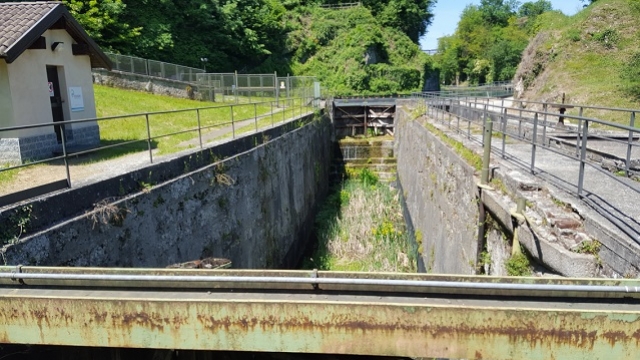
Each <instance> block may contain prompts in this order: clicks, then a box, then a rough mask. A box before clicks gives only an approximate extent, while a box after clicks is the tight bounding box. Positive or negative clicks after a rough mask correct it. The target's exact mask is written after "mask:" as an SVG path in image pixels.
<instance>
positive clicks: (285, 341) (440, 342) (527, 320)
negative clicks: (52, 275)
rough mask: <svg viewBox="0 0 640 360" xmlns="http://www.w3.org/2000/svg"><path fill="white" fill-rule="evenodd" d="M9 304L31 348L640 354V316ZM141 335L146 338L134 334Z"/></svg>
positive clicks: (5, 321)
mask: <svg viewBox="0 0 640 360" xmlns="http://www.w3.org/2000/svg"><path fill="white" fill-rule="evenodd" d="M0 307H2V308H3V311H2V312H0V342H2V343H15V342H16V341H26V340H24V339H27V338H28V339H29V341H31V343H39V342H42V341H49V342H51V344H56V345H64V344H65V341H71V340H69V339H67V338H65V337H64V336H62V335H61V333H64V334H67V333H69V334H71V335H69V337H70V338H71V339H73V341H75V343H73V344H74V345H78V344H79V343H81V344H83V345H86V346H117V347H140V346H148V347H152V346H156V347H157V348H163V347H169V348H176V349H193V350H196V349H207V348H208V349H221V350H245V351H283V352H323V351H324V352H329V353H336V352H337V353H343V354H359V355H383V356H409V357H450V358H476V359H483V358H489V359H504V358H510V357H506V355H505V354H510V355H511V356H516V357H518V356H521V355H529V354H542V355H544V356H538V358H553V357H556V358H559V359H560V358H563V356H562V355H563V354H567V353H568V352H569V351H572V352H576V354H590V353H591V352H595V353H599V354H603V353H606V352H608V351H618V352H617V353H616V352H613V353H611V357H610V358H616V359H625V358H629V357H628V355H627V354H632V353H633V354H636V353H637V351H640V346H638V344H639V341H640V321H639V320H638V313H637V312H628V313H616V314H613V315H611V313H610V312H607V311H600V312H596V313H588V314H587V315H588V316H586V315H585V313H581V312H579V311H556V310H515V309H502V308H472V307H466V308H463V307H456V306H449V307H446V306H437V307H436V306H429V305H420V304H411V305H410V306H407V305H406V304H384V303H377V304H373V303H372V304H362V303H344V302H343V303H341V302H329V301H327V302H319V301H315V302H313V301H309V302H265V301H250V300H242V301H239V300H237V301H224V300H216V299H213V300H209V301H203V300H202V299H199V300H197V301H190V300H189V299H181V300H175V299H174V300H172V301H168V300H166V299H165V300H154V299H132V300H130V301H124V300H100V301H98V300H92V299H87V298H78V299H60V298H52V299H41V298H33V299H29V298H25V299H24V301H11V300H8V299H7V298H2V297H0ZM36 324H37V326H36ZM9 326H14V327H19V328H21V329H24V333H23V334H24V337H22V338H21V339H18V338H17V335H16V334H15V333H13V334H12V333H11V332H9V331H7V330H6V329H9ZM61 328H63V329H65V331H62V332H61V331H60V329H61ZM134 333H135V334H138V335H137V336H138V337H141V338H142V339H138V338H136V337H134V336H131V334H134ZM140 334H145V335H144V336H141V335H140ZM105 337H106V338H105ZM149 339H151V340H149ZM149 341H151V343H149ZM154 341H155V342H157V343H154ZM158 346H159V347H158ZM616 349H618V350H616ZM620 349H623V350H620ZM563 351H564V352H563ZM621 351H626V352H625V353H621ZM558 354H560V355H559V356H556V355H558ZM576 356H577V355H576Z"/></svg>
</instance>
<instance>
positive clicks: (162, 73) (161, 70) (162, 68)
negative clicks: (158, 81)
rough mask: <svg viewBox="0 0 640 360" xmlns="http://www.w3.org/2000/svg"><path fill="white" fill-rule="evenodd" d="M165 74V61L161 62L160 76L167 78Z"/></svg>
mask: <svg viewBox="0 0 640 360" xmlns="http://www.w3.org/2000/svg"><path fill="white" fill-rule="evenodd" d="M164 74H165V73H164V63H163V62H160V76H161V77H162V78H165V76H164Z"/></svg>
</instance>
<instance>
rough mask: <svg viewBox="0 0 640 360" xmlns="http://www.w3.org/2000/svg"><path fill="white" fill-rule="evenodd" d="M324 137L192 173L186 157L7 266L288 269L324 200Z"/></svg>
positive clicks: (298, 134) (291, 137) (314, 129)
mask: <svg viewBox="0 0 640 360" xmlns="http://www.w3.org/2000/svg"><path fill="white" fill-rule="evenodd" d="M330 138H331V130H330V125H329V122H328V120H326V119H322V120H316V121H313V122H311V123H309V124H308V125H305V126H303V127H301V128H298V129H296V130H293V131H292V132H289V133H287V134H284V135H282V136H280V137H277V138H275V139H273V140H271V141H268V142H266V143H265V144H263V145H258V146H257V147H256V148H254V149H252V150H249V151H246V152H244V153H241V154H239V155H236V156H233V157H230V158H228V159H225V160H224V161H219V162H215V163H213V164H211V165H208V166H206V167H204V168H201V169H199V170H196V171H191V172H189V171H188V169H187V164H188V162H187V161H185V173H184V174H183V175H181V176H179V177H177V178H175V179H173V180H170V181H167V182H165V183H162V184H159V185H156V186H152V184H146V183H144V182H141V184H142V185H141V186H142V187H143V190H142V191H141V192H139V193H137V194H134V195H131V196H128V197H126V198H124V199H121V200H119V201H116V202H112V203H106V202H103V203H100V202H99V203H98V204H97V205H96V207H95V209H94V210H93V211H91V212H87V213H86V214H83V215H80V216H77V217H75V218H72V219H71V220H68V221H66V222H63V223H61V224H59V225H56V226H53V227H52V228H50V229H48V230H46V231H44V232H41V233H38V234H34V235H32V236H30V237H28V238H24V239H23V240H21V241H20V242H18V243H17V244H14V245H11V246H8V247H5V249H4V250H5V252H4V261H5V263H7V264H30V265H65V266H108V267H113V266H119V267H165V266H167V265H170V264H173V263H177V262H184V261H189V260H194V259H198V258H201V257H209V256H215V257H224V258H228V259H230V260H231V261H232V262H233V267H234V268H253V269H258V268H277V267H283V268H290V267H293V266H295V265H297V261H298V259H299V258H300V256H301V254H302V249H303V248H304V246H305V245H306V244H305V241H304V240H305V239H308V238H309V235H310V234H311V231H312V229H313V219H314V216H315V209H316V204H318V203H319V202H320V201H321V200H322V198H323V197H324V196H325V195H326V191H327V188H328V184H327V179H328V166H329V163H330V151H331V146H330V144H331V142H330ZM256 139H257V138H256ZM264 140H268V139H267V138H266V137H265V138H264ZM211 154H213V155H212V156H213V158H215V148H214V149H211V150H210V152H209V154H208V155H211ZM193 156H198V155H193ZM150 175H151V174H150Z"/></svg>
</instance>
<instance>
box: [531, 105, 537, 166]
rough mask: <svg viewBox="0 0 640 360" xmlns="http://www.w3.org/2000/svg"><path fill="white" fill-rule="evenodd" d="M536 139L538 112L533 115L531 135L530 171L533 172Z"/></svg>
mask: <svg viewBox="0 0 640 360" xmlns="http://www.w3.org/2000/svg"><path fill="white" fill-rule="evenodd" d="M537 140H538V113H536V114H535V115H534V116H533V137H532V138H531V173H532V174H535V173H536V171H535V167H536V142H537Z"/></svg>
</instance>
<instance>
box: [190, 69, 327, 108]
mask: <svg viewBox="0 0 640 360" xmlns="http://www.w3.org/2000/svg"><path fill="white" fill-rule="evenodd" d="M197 85H198V88H199V91H200V92H202V93H203V94H204V95H203V97H204V98H205V99H209V100H211V101H214V100H215V101H218V100H225V101H234V102H236V103H238V102H241V101H248V102H252V101H254V100H260V99H275V101H276V102H278V103H279V102H280V101H286V99H289V98H309V99H312V98H320V97H321V95H322V94H321V92H320V89H319V87H318V83H317V79H316V78H315V77H313V76H287V77H278V74H277V73H273V74H238V73H217V74H216V73H206V74H198V75H197Z"/></svg>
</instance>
